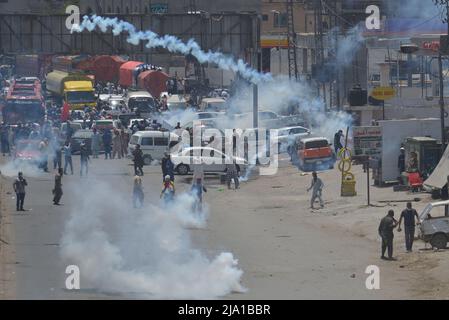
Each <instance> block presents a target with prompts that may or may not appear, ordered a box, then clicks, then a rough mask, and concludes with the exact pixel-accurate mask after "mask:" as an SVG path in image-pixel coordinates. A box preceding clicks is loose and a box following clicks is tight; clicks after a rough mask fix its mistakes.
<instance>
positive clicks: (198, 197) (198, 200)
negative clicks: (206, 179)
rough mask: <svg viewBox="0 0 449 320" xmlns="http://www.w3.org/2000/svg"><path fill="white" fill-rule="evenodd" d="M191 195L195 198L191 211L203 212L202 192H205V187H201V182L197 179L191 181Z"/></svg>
mask: <svg viewBox="0 0 449 320" xmlns="http://www.w3.org/2000/svg"><path fill="white" fill-rule="evenodd" d="M190 191H191V192H192V195H193V196H194V197H195V203H194V204H193V211H195V212H200V211H202V210H203V191H204V192H207V189H206V187H205V186H204V185H203V180H202V179H200V178H197V179H195V180H193V184H192V188H191V189H190Z"/></svg>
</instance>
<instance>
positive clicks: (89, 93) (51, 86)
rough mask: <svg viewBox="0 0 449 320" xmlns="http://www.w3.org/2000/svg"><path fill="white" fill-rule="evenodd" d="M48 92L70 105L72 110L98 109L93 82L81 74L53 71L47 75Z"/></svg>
mask: <svg viewBox="0 0 449 320" xmlns="http://www.w3.org/2000/svg"><path fill="white" fill-rule="evenodd" d="M46 80H47V81H46V84H47V90H48V91H49V92H51V93H52V95H53V96H54V97H55V98H57V99H58V100H59V102H60V103H66V102H67V103H68V104H69V105H70V108H71V109H72V110H75V109H83V108H84V107H86V106H88V107H91V108H95V107H96V105H97V104H96V98H95V95H94V87H93V80H92V79H91V78H90V77H89V76H87V75H84V74H81V73H68V72H63V71H53V72H50V73H49V74H48V75H47V79H46Z"/></svg>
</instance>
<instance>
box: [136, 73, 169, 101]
mask: <svg viewBox="0 0 449 320" xmlns="http://www.w3.org/2000/svg"><path fill="white" fill-rule="evenodd" d="M168 78H169V77H168V75H167V74H166V73H165V72H162V71H160V70H147V71H143V72H142V73H140V74H139V76H138V86H139V88H141V89H145V90H147V91H148V92H149V93H151V95H152V96H153V97H157V98H158V97H160V95H161V93H162V92H166V91H167V80H168Z"/></svg>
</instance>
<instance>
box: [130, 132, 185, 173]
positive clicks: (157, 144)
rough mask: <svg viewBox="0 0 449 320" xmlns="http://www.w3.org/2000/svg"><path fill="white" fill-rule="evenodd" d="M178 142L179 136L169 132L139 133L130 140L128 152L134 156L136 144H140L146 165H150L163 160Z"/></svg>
mask: <svg viewBox="0 0 449 320" xmlns="http://www.w3.org/2000/svg"><path fill="white" fill-rule="evenodd" d="M178 142H179V141H178V136H177V135H176V134H174V133H170V132H168V131H137V132H136V133H135V134H133V135H132V136H131V138H130V140H129V143H128V150H129V153H130V154H132V152H133V151H134V149H135V147H136V144H139V145H140V149H142V152H143V161H144V164H145V165H150V164H151V162H152V161H153V160H161V159H162V158H163V157H164V153H165V152H168V151H169V150H170V148H171V147H173V146H174V145H176V144H178Z"/></svg>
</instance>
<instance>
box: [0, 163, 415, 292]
mask: <svg viewBox="0 0 449 320" xmlns="http://www.w3.org/2000/svg"><path fill="white" fill-rule="evenodd" d="M74 165H75V175H73V176H72V175H68V176H64V178H63V189H64V196H63V198H62V201H61V203H62V205H61V206H54V205H52V194H51V190H52V187H53V175H52V174H41V175H38V176H36V177H27V179H28V182H29V187H28V192H27V196H26V200H25V208H26V209H27V211H26V212H24V213H22V212H16V211H15V200H14V199H13V197H14V194H13V193H10V194H8V195H7V202H8V207H9V214H10V215H11V219H12V220H11V221H12V224H11V225H10V226H9V228H11V231H12V232H11V240H10V245H11V247H12V248H13V249H14V250H13V251H14V257H10V259H12V260H13V261H14V262H13V264H14V266H15V285H14V287H15V288H14V294H13V295H14V297H16V298H20V299H103V298H106V299H109V298H112V299H115V298H124V299H126V298H134V297H136V296H135V295H134V294H132V293H130V294H126V293H121V294H117V293H111V292H109V291H107V290H106V291H105V290H99V289H98V288H95V287H92V286H88V287H83V286H82V288H81V290H71V291H69V290H66V289H65V280H66V277H67V275H66V274H65V268H66V266H67V262H64V261H63V259H62V258H61V250H60V247H61V239H62V237H63V234H64V232H65V228H66V224H67V222H68V221H69V217H70V214H73V210H72V209H73V208H74V207H78V206H79V204H80V202H83V200H84V197H83V196H82V194H83V190H84V189H85V190H91V189H90V188H92V186H95V185H97V184H99V183H100V182H101V183H106V184H108V185H109V186H111V187H112V188H114V190H115V191H116V193H114V194H115V195H114V196H116V195H117V194H119V195H121V196H122V200H121V201H123V203H124V204H125V206H128V204H129V214H130V215H132V214H133V213H132V212H133V210H135V209H133V208H132V205H131V190H132V167H131V166H130V161H129V160H128V159H122V160H103V159H102V158H100V159H95V160H93V162H92V165H91V167H90V173H89V176H88V177H83V178H80V176H79V172H78V168H79V163H78V157H75V158H74ZM284 166H286V168H281V170H280V175H279V176H277V177H263V178H262V177H259V178H255V179H251V180H250V181H249V182H246V183H243V184H242V186H241V189H240V190H238V191H233V190H231V191H229V190H226V189H223V186H222V185H220V183H219V180H218V179H216V178H209V179H207V185H208V189H209V190H208V193H207V194H205V202H206V203H207V204H208V206H209V216H208V219H207V226H206V227H205V228H202V229H192V230H190V229H188V230H187V231H188V234H189V236H191V239H192V247H193V248H195V249H198V250H200V251H201V252H203V253H204V254H205V255H207V256H208V257H211V258H212V257H214V256H216V255H217V254H219V253H220V252H223V251H229V252H232V253H233V254H234V257H235V258H236V259H238V267H239V268H240V269H241V270H242V271H243V276H242V279H241V280H242V285H243V286H244V287H245V288H247V289H248V290H247V292H245V293H230V294H228V295H226V296H225V297H224V298H229V299H298V298H304V299H308V298H324V299H326V298H349V299H373V298H386V297H393V298H402V297H407V295H406V293H405V291H406V288H407V286H406V285H402V286H398V282H394V281H390V276H389V275H388V274H386V273H384V276H383V278H382V279H383V282H382V289H383V290H374V291H373V290H367V289H366V287H365V279H366V276H367V275H366V274H365V268H366V267H367V266H368V265H370V264H373V263H374V264H376V263H380V262H379V259H378V243H376V242H374V241H369V240H368V239H366V238H359V237H356V236H354V235H351V234H348V233H345V232H343V231H342V230H338V229H334V228H326V227H323V226H322V225H321V224H314V223H313V220H307V219H304V218H303V217H302V215H303V212H306V210H307V209H306V208H307V206H308V200H307V199H308V196H307V195H305V198H304V199H303V200H301V201H298V200H296V199H294V198H291V197H290V198H288V199H287V197H286V195H285V194H284V193H283V191H282V190H281V188H282V187H286V186H285V185H283V186H279V185H280V184H282V183H285V181H286V180H285V179H289V178H288V176H291V172H290V171H291V170H292V168H291V167H289V166H288V164H284ZM288 170H290V171H288ZM161 177H162V176H161V174H160V168H159V166H151V167H145V177H144V182H145V192H146V201H147V203H148V202H151V203H157V202H158V201H159V200H158V196H159V192H160V191H159V190H160V186H161ZM305 178H307V179H303V180H299V179H297V178H295V180H290V181H294V182H295V183H298V184H300V186H301V188H303V187H304V188H305V186H306V185H308V183H309V177H305ZM11 179H12V178H8V182H6V183H7V184H9V185H10V184H11V183H12V180H11ZM291 179H293V178H291ZM176 186H177V188H178V191H177V192H178V193H181V192H182V190H186V189H187V188H189V180H188V179H185V178H177V183H176ZM6 189H8V185H6ZM10 190H11V191H12V188H11V189H10ZM73 190H78V191H80V190H81V192H72V191H73ZM87 192H88V191H87ZM75 194H77V195H75ZM80 194H81V196H79V195H80ZM87 196H88V195H86V197H87ZM114 228H115V229H111V232H110V233H109V234H110V236H111V237H126V235H123V233H122V232H121V231H120V226H115V227H114ZM10 263H11V261H10ZM385 268H389V267H388V266H385ZM387 270H389V269H387ZM388 273H390V272H388ZM393 276H394V273H391V277H393ZM398 281H403V280H401V279H399V280H398Z"/></svg>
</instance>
